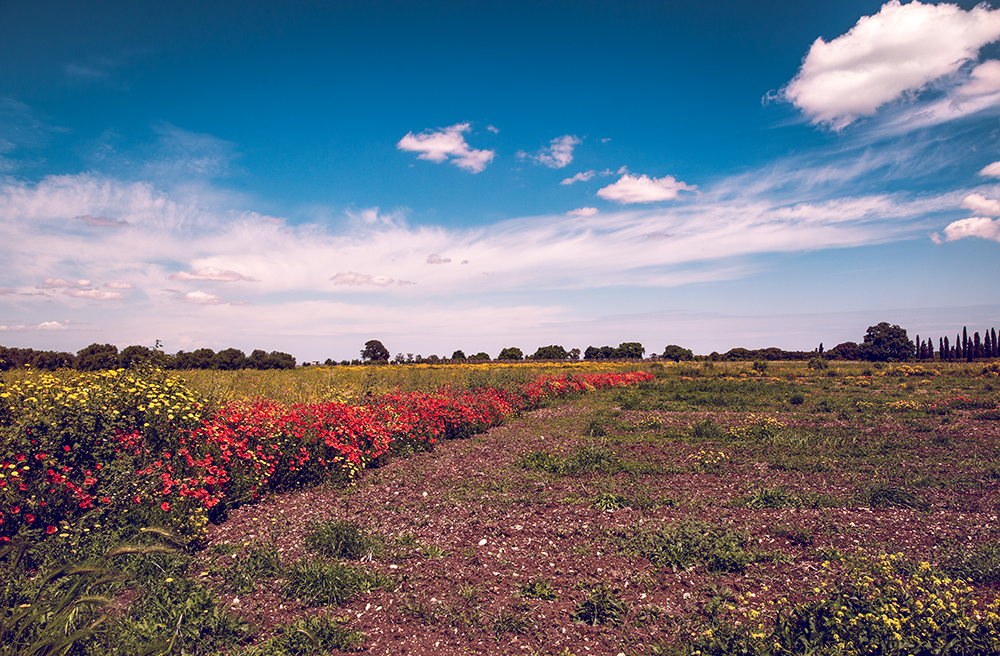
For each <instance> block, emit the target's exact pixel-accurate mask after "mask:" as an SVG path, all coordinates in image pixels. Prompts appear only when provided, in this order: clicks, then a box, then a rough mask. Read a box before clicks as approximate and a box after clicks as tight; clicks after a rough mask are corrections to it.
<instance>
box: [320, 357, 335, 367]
mask: <svg viewBox="0 0 1000 656" xmlns="http://www.w3.org/2000/svg"><path fill="white" fill-rule="evenodd" d="M323 364H325V365H326V366H328V367H332V366H334V365H336V364H337V363H336V362H334V361H333V358H327V359H326V362H324V363H323Z"/></svg>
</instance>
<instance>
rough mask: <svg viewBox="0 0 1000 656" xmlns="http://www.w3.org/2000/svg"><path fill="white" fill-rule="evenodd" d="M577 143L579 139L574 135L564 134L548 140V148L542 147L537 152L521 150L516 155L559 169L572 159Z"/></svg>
mask: <svg viewBox="0 0 1000 656" xmlns="http://www.w3.org/2000/svg"><path fill="white" fill-rule="evenodd" d="M579 144H580V139H579V138H578V137H577V136H576V135H572V134H565V135H563V136H561V137H556V138H555V139H553V140H552V141H551V142H549V146H548V148H542V149H541V150H539V151H538V152H537V153H526V152H524V151H523V150H522V151H519V152H518V153H517V156H518V157H519V158H521V159H530V160H531V161H533V162H535V163H536V164H541V165H542V166H547V167H549V168H550V169H561V168H564V167H566V166H568V165H569V163H570V162H572V161H573V149H574V148H576V147H577V145H579Z"/></svg>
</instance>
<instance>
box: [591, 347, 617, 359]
mask: <svg viewBox="0 0 1000 656" xmlns="http://www.w3.org/2000/svg"><path fill="white" fill-rule="evenodd" d="M616 351H617V349H616V348H614V347H612V346H600V347H598V346H588V347H587V350H586V351H584V352H583V359H584V360H610V359H612V358H614V357H617V355H616Z"/></svg>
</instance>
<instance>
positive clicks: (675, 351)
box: [663, 344, 694, 362]
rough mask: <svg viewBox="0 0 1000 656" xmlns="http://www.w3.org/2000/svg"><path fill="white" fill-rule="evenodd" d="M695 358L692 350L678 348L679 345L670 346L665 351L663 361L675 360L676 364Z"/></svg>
mask: <svg viewBox="0 0 1000 656" xmlns="http://www.w3.org/2000/svg"><path fill="white" fill-rule="evenodd" d="M693 357H694V353H692V352H691V349H686V348H684V347H683V346H678V345H677V344H670V345H669V346H667V348H665V349H663V359H664V360H673V361H674V362H680V361H681V360H683V361H685V362H686V361H688V360H690V359H692V358H693Z"/></svg>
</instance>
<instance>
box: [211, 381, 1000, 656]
mask: <svg viewBox="0 0 1000 656" xmlns="http://www.w3.org/2000/svg"><path fill="white" fill-rule="evenodd" d="M630 414H634V415H635V416H636V417H637V418H640V417H643V416H645V417H649V416H653V415H656V416H658V417H659V418H660V420H661V422H663V423H664V424H666V425H667V426H668V427H669V426H670V425H675V426H690V425H691V424H692V423H693V422H695V421H698V420H699V419H701V418H703V417H704V416H705V415H704V414H699V413H622V414H621V415H620V416H619V419H628V418H629V416H630ZM769 414H773V413H769ZM712 416H713V417H714V419H715V421H717V422H718V423H720V424H725V423H727V422H726V415H725V414H723V413H714V414H713V415H712ZM737 417H745V413H743V414H740V415H736V414H734V415H733V417H732V421H736V418H737ZM590 419H591V406H589V405H587V401H586V399H584V400H580V401H574V402H572V403H570V404H568V405H565V406H562V407H558V408H550V409H543V410H538V411H536V412H532V413H530V414H527V415H525V416H523V417H522V418H520V419H518V420H516V421H511V422H510V423H509V424H507V425H505V426H501V427H498V428H494V429H492V430H490V431H489V432H487V433H485V434H483V435H478V436H475V437H473V438H471V439H468V440H464V441H453V442H445V443H439V444H438V445H437V448H436V449H435V451H434V452H432V453H421V454H418V455H416V456H414V457H411V458H406V459H402V458H400V459H395V460H392V461H390V462H389V463H388V464H387V465H386V466H384V467H382V468H380V469H376V470H368V471H365V472H364V473H363V475H362V477H361V480H360V481H359V482H358V483H357V485H356V486H355V487H353V488H351V489H347V490H344V489H324V488H318V489H312V490H305V491H299V492H295V493H290V494H286V495H279V496H277V497H274V498H272V499H270V500H266V501H263V502H261V503H258V504H256V505H253V506H247V507H243V508H240V509H238V510H236V511H234V512H232V513H231V515H230V517H229V518H228V520H227V521H226V522H224V523H223V524H221V525H219V526H213V527H212V528H211V532H210V536H209V542H208V546H209V547H211V546H212V545H222V544H226V543H229V544H239V545H247V544H250V543H254V542H264V543H267V542H268V541H272V540H273V541H275V543H276V544H277V546H278V549H279V551H280V554H281V557H282V560H283V561H287V562H293V561H295V560H296V559H298V558H301V557H304V556H305V555H306V551H305V549H304V546H303V535H304V533H305V530H306V528H307V526H308V525H309V524H310V523H311V522H319V521H327V520H343V519H348V520H352V521H354V522H356V523H358V524H360V525H362V526H364V527H365V528H367V529H368V530H369V531H371V532H373V533H375V534H378V535H380V536H382V538H383V539H384V540H385V542H386V544H389V545H393V544H395V540H396V539H397V538H399V537H401V536H404V535H408V534H411V535H412V536H413V538H415V540H416V542H417V543H419V545H420V546H418V547H412V546H411V547H399V546H395V547H390V548H389V549H388V550H387V551H386V555H384V556H382V557H376V558H374V559H373V560H371V561H370V562H364V563H356V564H354V566H357V567H366V568H371V569H373V570H377V571H379V572H381V573H383V574H385V575H388V576H390V577H392V578H393V580H394V581H395V588H394V589H388V590H375V591H372V592H370V593H366V594H363V595H360V596H358V597H356V598H354V599H352V600H350V601H349V602H348V603H346V604H345V605H343V606H340V607H338V608H333V609H329V610H330V611H331V612H332V613H333V614H334V615H335V616H336V617H341V618H344V619H345V620H346V626H347V627H348V628H350V629H352V630H356V631H360V632H362V633H364V634H365V635H366V636H367V640H366V642H365V645H364V647H363V651H364V653H370V654H408V655H414V656H415V655H421V654H435V655H448V654H497V653H506V654H574V655H576V656H583V655H584V654H612V655H614V654H644V653H655V647H656V646H658V645H663V644H666V643H671V642H674V641H678V640H680V641H683V640H684V639H685V636H686V635H687V633H686V631H688V630H689V629H688V628H687V627H688V620H690V619H691V618H695V617H698V616H699V615H703V614H704V613H706V612H707V610H706V604H709V603H710V602H711V599H712V597H713V595H715V594H717V593H718V591H719V590H723V589H725V588H728V589H729V590H731V591H732V592H733V593H734V595H739V596H740V600H738V601H733V602H732V603H735V604H738V605H742V604H754V605H758V606H764V605H765V604H767V603H769V602H776V603H779V604H780V603H783V602H782V601H781V600H782V599H787V600H788V602H787V603H791V602H794V601H796V600H801V599H803V598H807V597H808V596H809V595H810V594H811V590H812V588H813V587H814V586H815V585H816V583H817V582H818V581H819V580H820V579H821V578H822V577H824V576H828V573H826V572H824V567H832V568H834V569H836V568H837V567H839V566H840V564H839V563H838V562H836V560H834V562H832V563H831V564H829V565H827V566H824V560H825V558H824V555H825V554H831V553H836V552H835V551H834V550H839V551H840V552H841V553H844V554H848V553H852V552H854V551H856V550H858V549H865V550H869V551H875V552H897V551H901V552H904V553H906V554H907V555H910V556H913V557H915V558H920V559H927V560H930V561H932V562H935V561H937V560H938V559H939V557H940V554H941V553H943V551H944V550H947V549H950V548H955V546H956V545H967V544H974V543H979V542H981V541H983V540H986V539H990V540H996V539H997V536H998V514H1000V512H998V511H1000V508H998V506H1000V501H998V498H1000V495H998V494H997V492H998V490H997V487H998V485H997V481H996V480H993V479H989V478H985V479H983V480H974V477H973V480H969V481H968V483H967V484H963V485H955V486H947V487H922V488H920V489H919V493H920V495H921V496H922V497H923V498H925V499H927V500H928V501H929V502H930V504H931V508H930V510H928V511H920V510H908V509H899V508H888V509H885V508H868V507H857V506H856V505H853V504H852V503H850V502H849V501H845V502H844V503H842V504H840V507H835V508H818V509H794V508H787V509H774V510H761V509H748V508H745V507H739V506H737V505H735V504H733V500H734V499H736V498H738V497H741V496H743V495H746V494H747V493H748V491H752V490H756V489H761V488H773V487H775V486H779V485H780V486H785V488H786V489H787V490H790V491H794V492H798V493H804V492H808V493H814V494H823V495H829V496H833V497H838V498H840V499H844V500H848V499H850V498H851V497H852V495H854V494H856V493H857V491H858V490H859V489H861V488H862V487H863V486H864V485H865V484H866V483H867V482H868V481H869V480H871V479H873V478H882V477H885V476H887V475H890V474H891V475H898V474H899V471H894V472H886V471H877V468H876V470H874V471H870V472H864V471H862V472H860V473H859V472H857V471H853V472H851V473H850V474H846V473H843V472H838V471H837V469H836V468H835V467H834V468H833V469H832V470H831V471H821V472H819V473H808V472H803V471H794V470H790V471H784V470H782V469H780V468H776V467H775V465H774V464H773V463H769V462H762V461H756V460H755V459H754V458H752V457H742V456H741V455H740V454H739V453H738V452H737V451H736V449H734V448H733V447H732V446H731V445H726V447H725V449H724V450H725V451H726V452H727V456H728V459H727V460H726V462H725V464H724V466H723V467H722V468H721V469H720V470H719V471H717V472H710V473H699V472H698V471H694V469H695V468H693V467H692V463H693V462H695V459H696V458H697V454H698V452H699V450H707V449H711V448H712V445H710V444H706V443H694V442H689V441H676V440H671V441H666V440H664V441H662V442H660V443H656V442H655V441H654V440H650V439H646V440H632V441H631V442H628V443H626V441H623V440H618V444H617V445H616V446H615V448H616V450H618V451H619V452H621V453H622V454H623V456H624V457H627V458H632V459H639V460H646V461H648V462H651V463H658V464H660V465H662V467H661V469H660V470H659V471H657V472H654V473H650V474H644V475H635V474H631V473H619V474H615V475H614V476H608V475H600V476H598V475H586V476H575V477H574V476H567V477H557V476H552V475H548V474H543V473H539V472H537V471H530V470H524V469H521V468H518V467H516V466H515V463H516V462H517V461H518V460H519V459H520V458H522V457H523V456H524V455H525V454H526V453H528V452H531V451H536V450H544V451H548V452H552V453H566V452H569V451H570V450H572V449H574V448H576V447H578V446H579V445H580V444H582V443H585V442H586V440H587V438H584V437H582V435H583V433H584V429H585V427H586V426H587V424H588V421H589V420H590ZM958 421H959V422H964V423H960V424H958V425H956V426H953V427H952V428H950V429H949V430H950V431H951V433H950V434H952V435H964V436H966V439H967V440H968V443H965V442H963V441H962V439H959V440H957V443H955V444H951V445H950V446H948V447H943V446H942V447H938V446H936V445H935V443H934V442H933V441H932V440H929V439H928V438H927V437H926V436H923V437H921V439H923V440H925V441H926V442H927V447H926V453H925V454H924V458H923V459H922V460H921V461H920V462H921V463H922V464H919V465H916V466H917V468H918V469H921V471H915V472H913V476H914V477H917V478H918V477H919V476H920V475H927V474H933V475H940V474H941V473H942V472H943V471H944V469H945V468H946V466H951V465H946V464H941V465H940V467H939V466H938V465H937V464H936V461H935V455H936V454H940V453H943V452H944V450H945V449H947V450H949V451H951V452H954V451H955V450H960V449H965V448H968V449H970V450H971V451H974V450H975V449H976V448H978V447H977V446H976V444H979V445H980V446H983V445H989V448H995V445H996V444H997V441H998V432H1000V431H998V430H997V424H998V423H1000V422H971V421H969V420H967V419H965V420H963V419H959V420H958ZM883 428H885V427H883ZM893 429H894V430H896V429H898V427H895V428H893ZM660 430H661V431H662V429H660ZM654 432H655V431H650V432H649V433H648V434H647V435H653V434H654ZM638 434H640V435H641V434H642V433H641V431H640V433H638ZM614 437H615V436H614V435H612V436H610V439H611V440H612V442H614V441H615V440H614ZM901 439H909V437H908V436H906V435H903V434H901ZM913 439H917V438H916V437H914V438H913ZM972 440H975V444H974V443H973V442H972ZM715 448H717V449H718V448H722V445H718V446H716V447H715ZM942 460H943V459H942ZM947 462H949V463H953V462H955V460H954V458H950V459H948V461H947ZM914 466H915V465H914V464H913V462H912V461H907V462H905V463H900V465H899V468H900V471H903V470H905V469H906V467H910V468H913V467H914ZM601 492H615V493H619V494H624V495H627V496H630V497H633V498H634V497H643V498H652V499H660V500H661V504H659V505H657V504H650V505H648V506H647V507H645V508H643V509H634V508H624V509H620V510H614V511H601V510H597V509H595V508H594V507H593V506H592V503H591V502H592V500H593V498H594V497H595V496H596V495H597V494H599V493H601ZM688 518H700V519H703V520H705V521H708V522H711V523H713V524H716V525H722V526H731V527H732V528H735V529H738V530H742V531H746V532H748V533H750V534H751V535H752V536H753V539H754V540H755V541H756V548H757V549H759V550H761V551H766V552H769V553H771V554H781V555H784V556H787V558H786V559H785V562H763V563H754V564H751V565H750V566H749V567H748V568H747V570H746V572H745V573H738V574H715V573H710V572H708V571H707V570H706V568H705V567H704V566H696V567H693V568H690V569H688V570H687V571H685V570H678V571H674V570H673V569H671V568H661V569H656V568H654V567H652V566H651V564H650V563H649V562H648V561H647V560H646V559H645V558H641V557H630V556H627V555H623V554H622V553H620V552H619V551H618V550H617V549H616V547H615V543H614V538H613V533H614V532H615V531H622V530H627V529H629V528H630V527H636V526H639V525H644V526H662V525H668V524H671V523H675V522H678V521H681V520H685V519H688ZM795 530H802V531H805V532H807V535H808V536H809V539H810V540H811V543H808V540H806V541H805V542H806V543H803V541H802V540H799V541H798V542H797V541H796V539H795V538H796V535H795ZM421 547H423V548H421ZM427 547H432V548H434V547H436V548H438V549H440V550H441V551H442V552H443V555H436V554H430V555H429V554H428V553H427V551H428V549H427ZM217 551H218V550H216V552H217ZM432 551H433V549H432ZM212 553H213V551H212V550H211V549H206V550H204V551H203V552H202V555H201V558H204V559H205V560H216V559H218V558H219V557H218V556H214V555H211V554H212ZM223 558H235V559H238V558H239V554H238V553H237V554H234V555H233V556H228V555H227V556H224V557H223ZM538 580H549V581H551V587H552V589H553V590H554V591H555V593H556V594H557V595H558V599H556V600H553V601H542V600H538V599H532V598H526V597H523V596H521V595H520V594H519V586H520V585H523V584H526V583H528V582H532V581H538ZM600 584H603V585H605V586H607V587H608V588H609V589H611V590H613V591H614V593H615V596H617V597H618V598H619V599H620V600H621V601H623V602H624V603H625V604H626V605H627V606H628V608H629V609H630V611H629V613H628V615H627V617H626V619H625V622H624V624H622V625H621V626H611V625H597V626H590V625H588V624H584V623H580V622H576V621H574V620H573V613H574V611H575V610H576V608H577V604H578V603H579V602H581V601H583V600H585V599H586V598H587V595H588V592H589V590H591V589H593V588H594V586H597V585H600ZM279 587H280V586H279V584H278V582H273V581H272V582H267V581H264V582H261V584H260V585H259V586H258V589H257V590H256V592H254V593H253V594H251V595H249V596H234V595H233V594H231V593H227V591H226V590H225V589H224V588H223V587H222V586H221V585H219V586H216V591H217V594H218V595H219V597H220V598H221V599H223V600H224V601H225V603H226V605H227V606H228V607H230V608H231V609H232V611H233V612H235V613H236V614H238V615H240V616H241V617H243V618H244V619H246V620H248V621H250V622H253V623H254V624H256V625H258V626H261V627H262V631H261V633H260V638H261V639H263V638H266V637H267V636H269V635H271V634H272V633H273V629H274V628H275V627H276V626H279V625H284V624H289V623H290V622H292V621H293V620H294V619H296V618H298V617H302V616H304V615H307V614H322V613H325V612H327V611H328V609H325V608H309V607H306V606H304V605H303V604H301V603H299V602H297V601H294V600H293V601H289V600H287V599H285V598H284V597H283V596H282V595H281V593H280V589H279ZM390 587H391V586H390ZM748 593H753V597H749V596H748ZM511 618H517V619H520V620H521V621H520V622H516V621H511Z"/></svg>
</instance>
